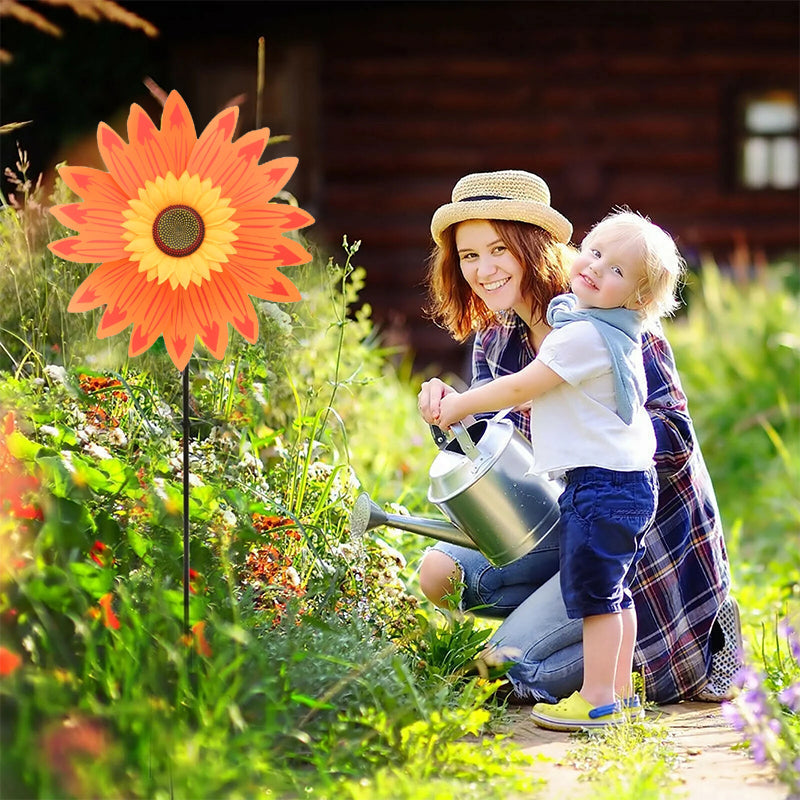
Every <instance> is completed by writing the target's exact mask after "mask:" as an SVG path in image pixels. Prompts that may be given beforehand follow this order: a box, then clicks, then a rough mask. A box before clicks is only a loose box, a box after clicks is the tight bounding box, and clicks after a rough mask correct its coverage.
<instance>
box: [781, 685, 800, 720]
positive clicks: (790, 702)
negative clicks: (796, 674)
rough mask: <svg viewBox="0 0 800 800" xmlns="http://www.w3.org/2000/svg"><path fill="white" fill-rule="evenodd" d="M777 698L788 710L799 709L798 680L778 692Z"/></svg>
mask: <svg viewBox="0 0 800 800" xmlns="http://www.w3.org/2000/svg"><path fill="white" fill-rule="evenodd" d="M778 700H779V701H780V702H781V703H782V704H783V705H785V706H786V707H787V708H788V709H789V710H790V711H794V712H795V713H797V712H798V711H800V681H797V683H793V684H792V685H791V686H787V687H786V688H785V689H782V690H781V691H780V692H778Z"/></svg>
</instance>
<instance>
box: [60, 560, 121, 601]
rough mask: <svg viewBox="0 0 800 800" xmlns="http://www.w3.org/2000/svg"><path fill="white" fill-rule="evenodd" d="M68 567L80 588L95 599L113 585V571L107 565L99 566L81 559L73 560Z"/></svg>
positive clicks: (108, 590)
mask: <svg viewBox="0 0 800 800" xmlns="http://www.w3.org/2000/svg"><path fill="white" fill-rule="evenodd" d="M69 568H70V572H72V574H73V575H74V576H75V578H76V580H77V582H78V585H79V586H80V587H81V589H83V590H84V591H85V592H86V593H87V594H90V595H92V597H94V598H95V599H97V598H100V597H102V596H103V595H104V594H106V593H108V592H110V591H111V588H112V587H113V585H114V572H113V571H112V570H111V569H110V568H108V567H99V566H97V564H87V563H86V562H83V561H73V562H72V563H71V564H70V565H69Z"/></svg>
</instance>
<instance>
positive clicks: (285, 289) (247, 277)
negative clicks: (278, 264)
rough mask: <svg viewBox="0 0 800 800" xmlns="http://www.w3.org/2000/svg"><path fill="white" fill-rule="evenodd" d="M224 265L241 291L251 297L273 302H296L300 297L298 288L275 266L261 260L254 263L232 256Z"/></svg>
mask: <svg viewBox="0 0 800 800" xmlns="http://www.w3.org/2000/svg"><path fill="white" fill-rule="evenodd" d="M225 267H226V269H228V270H229V271H230V273H231V274H232V275H233V276H234V277H235V278H236V280H237V281H238V283H239V285H240V286H241V287H242V291H243V292H247V294H249V295H251V296H252V297H259V298H261V299H262V300H272V301H273V302H275V303H296V302H297V301H298V300H300V299H301V296H300V291H299V290H298V288H297V287H296V286H295V285H294V284H293V283H292V282H291V281H290V280H289V278H287V277H286V276H285V275H283V274H282V273H280V272H278V270H277V269H276V268H275V266H271V265H269V264H265V263H264V262H263V261H261V262H260V263H258V264H255V265H254V264H253V263H252V262H250V261H245V260H241V259H239V258H238V257H237V256H234V257H232V258H231V260H230V262H229V263H228V264H226V265H225Z"/></svg>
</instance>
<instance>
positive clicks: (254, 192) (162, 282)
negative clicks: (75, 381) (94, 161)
mask: <svg viewBox="0 0 800 800" xmlns="http://www.w3.org/2000/svg"><path fill="white" fill-rule="evenodd" d="M238 115H239V109H238V107H236V106H233V107H230V108H226V109H225V110H224V111H221V112H220V113H219V114H217V116H215V117H214V119H212V120H211V122H210V123H209V124H208V126H207V127H206V128H205V130H204V131H203V132H202V133H201V134H200V136H199V137H198V136H197V134H196V132H195V126H194V122H193V120H192V116H191V114H190V113H189V109H188V107H187V105H186V103H185V102H184V100H183V98H182V97H181V96H180V94H178V92H175V91H173V92H171V93H170V94H169V95H168V96H167V99H166V101H165V103H164V109H163V113H162V115H161V128H160V129H159V128H158V127H156V125H155V123H154V122H153V121H152V120H151V119H150V117H149V116H148V115H147V113H146V112H145V111H144V110H143V109H142V108H141V107H140V106H138V105H136V104H134V105H132V106H131V111H130V114H129V116H128V140H129V141H128V142H125V140H124V139H122V137H120V136H119V135H118V134H117V133H116V132H115V131H114V130H113V129H112V128H110V127H109V126H108V125H106V124H105V123H104V122H101V123H100V124H99V126H98V129H97V142H98V147H99V150H100V155H101V156H102V159H103V162H104V164H105V165H106V167H107V169H108V172H103V171H102V170H98V169H93V168H91V167H70V166H64V167H61V168H60V170H59V173H60V175H61V177H62V178H63V180H64V182H65V183H66V184H67V186H69V188H70V189H72V190H73V191H74V192H75V193H76V194H77V195H78V196H79V197H81V198H83V200H82V202H80V203H70V204H66V205H59V206H55V207H54V208H52V209H51V213H52V214H53V215H54V216H55V217H56V219H58V220H59V221H60V222H61V223H63V224H64V225H66V226H67V227H68V228H71V229H73V230H75V231H76V232H77V235H76V236H71V237H68V238H66V239H60V240H58V241H56V242H52V243H51V244H50V245H49V247H50V250H52V251H53V253H55V254H56V255H57V256H59V257H61V258H63V259H65V260H67V261H77V262H81V263H90V264H95V263H99V266H98V267H97V269H95V270H94V271H93V272H92V273H91V274H90V275H89V276H88V277H87V278H86V280H84V281H83V283H82V284H81V285H80V286H79V287H78V289H77V290H76V291H75V293H74V295H73V296H72V299H71V300H70V303H69V305H68V307H67V310H68V311H74V312H82V311H88V310H91V309H94V308H97V307H99V306H105V311H104V313H103V316H102V318H101V319H100V323H99V325H98V328H97V335H98V337H99V338H105V337H108V336H113V335H115V334H118V333H121V332H122V331H123V330H125V329H126V328H128V327H129V326H133V327H132V331H131V337H130V344H129V348H128V353H129V355H130V356H137V355H140V354H141V353H143V352H145V351H146V350H147V349H149V348H150V347H151V346H152V345H153V344H154V343H155V342H156V341H157V340H158V338H159V337H163V339H164V343H165V345H166V349H167V352H168V354H169V356H170V358H171V359H172V361H173V363H174V364H175V366H176V367H177V369H178V370H179V371H181V372H182V376H183V550H184V553H183V556H184V557H183V586H184V626H185V627H186V628H187V629H188V625H189V583H190V581H189V369H188V364H189V359H190V357H191V355H192V352H193V350H194V344H195V339H200V341H201V342H202V343H203V344H204V345H205V346H206V347H207V348H208V350H209V351H210V353H211V354H212V355H213V356H214V357H215V358H217V359H219V360H221V359H223V358H224V356H225V350H226V348H227V345H228V325H232V326H233V327H234V328H235V329H236V330H237V331H239V333H240V334H241V335H242V336H243V337H244V338H245V339H246V340H247V341H248V342H251V343H254V342H255V341H256V340H257V339H258V317H257V316H256V312H255V308H254V307H253V303H252V301H251V297H256V298H259V299H262V300H271V301H274V302H281V303H288V302H296V301H298V300H299V299H300V292H299V291H298V289H297V287H296V286H295V285H294V284H293V283H292V282H291V281H290V280H289V279H288V278H287V277H286V276H285V275H283V273H281V272H280V270H279V267H288V266H295V265H299V264H305V263H307V262H308V261H310V260H311V254H310V253H309V252H308V251H306V249H305V248H304V247H302V245H300V244H299V243H298V242H296V241H295V240H293V239H290V238H288V237H286V236H285V234H286V233H287V232H289V231H293V230H297V229H299V228H304V227H306V226H307V225H310V224H311V223H312V222H313V221H314V219H313V217H311V215H309V214H308V213H306V212H305V211H303V210H302V209H300V208H297V207H295V206H289V205H286V204H283V203H271V202H270V200H271V199H273V198H274V197H275V195H276V194H277V193H278V192H279V191H280V190H281V189H282V188H283V187H284V186H285V185H286V183H287V182H288V180H289V178H290V177H291V176H292V173H293V172H294V170H295V168H296V166H297V163H298V160H297V159H296V158H293V157H284V158H277V159H273V160H272V161H266V162H264V163H263V164H261V163H259V159H260V158H261V155H262V154H263V152H264V148H265V147H266V145H267V141H268V139H269V129H267V128H260V129H258V130H254V131H249V132H248V133H245V134H244V135H242V136H241V137H239V138H238V139H236V140H235V141H234V140H233V134H234V130H235V128H236V123H237V121H238Z"/></svg>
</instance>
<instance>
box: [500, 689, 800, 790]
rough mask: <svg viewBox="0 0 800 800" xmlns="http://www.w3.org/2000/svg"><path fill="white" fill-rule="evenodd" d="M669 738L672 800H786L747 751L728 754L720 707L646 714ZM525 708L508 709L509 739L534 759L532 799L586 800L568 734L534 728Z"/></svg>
mask: <svg viewBox="0 0 800 800" xmlns="http://www.w3.org/2000/svg"><path fill="white" fill-rule="evenodd" d="M647 713H648V718H651V719H658V721H659V722H660V723H662V724H665V725H666V726H667V727H668V729H669V730H670V733H671V735H672V744H673V747H674V749H675V751H676V752H677V753H678V755H679V761H678V765H677V767H676V771H677V776H678V778H679V780H680V781H681V783H682V785H681V786H680V787H679V788H678V789H677V791H676V793H675V795H676V797H682V798H685V800H786V798H787V794H788V793H787V790H786V787H785V786H784V785H783V784H781V783H780V782H778V781H777V780H775V778H774V777H773V776H772V774H771V772H770V770H769V769H768V768H766V767H759V766H758V765H756V764H755V762H754V761H753V760H752V759H751V758H750V756H749V755H748V753H747V751H746V750H744V749H742V748H738V747H737V748H734V745H738V744H739V743H740V742H741V738H740V735H739V734H738V733H736V732H735V731H733V730H732V729H731V728H730V727H729V726H728V725H726V724H725V722H724V720H723V719H722V715H721V713H720V707H719V706H718V705H716V704H713V703H678V704H675V705H666V706H660V707H659V708H658V709H657V710H655V711H648V712H647ZM529 714H530V708H527V707H525V706H521V707H518V708H511V707H510V708H509V715H510V716H511V724H512V732H511V737H510V738H511V739H512V740H513V741H514V742H515V743H516V744H517V745H519V746H520V747H521V748H522V749H523V751H524V752H525V753H527V754H528V755H531V756H536V757H538V758H537V763H536V764H535V766H533V767H531V770H530V771H531V775H532V776H536V777H537V778H544V779H545V780H546V781H547V786H546V788H545V789H544V790H543V791H542V792H541V793H537V794H536V795H535V796H536V797H537V798H541V800H565V799H566V798H569V800H591V798H592V784H591V783H589V782H587V781H585V780H583V781H581V780H579V778H580V775H581V772H580V770H579V768H578V767H576V766H575V765H573V764H571V763H570V759H568V758H567V753H568V752H569V751H570V750H574V749H575V748H576V746H577V743H576V742H575V740H574V739H573V738H571V735H570V734H568V733H557V732H555V731H547V730H544V729H542V728H539V727H537V726H536V725H535V724H534V723H533V722H532V721H531V720H530V718H529Z"/></svg>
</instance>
